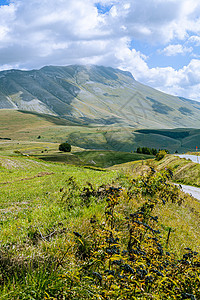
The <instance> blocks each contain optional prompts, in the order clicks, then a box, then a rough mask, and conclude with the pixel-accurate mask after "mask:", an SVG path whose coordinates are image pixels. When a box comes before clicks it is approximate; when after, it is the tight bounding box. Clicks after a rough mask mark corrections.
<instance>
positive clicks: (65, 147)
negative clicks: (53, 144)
mask: <svg viewBox="0 0 200 300" xmlns="http://www.w3.org/2000/svg"><path fill="white" fill-rule="evenodd" d="M59 150H60V151H63V152H70V151H71V145H70V144H69V143H67V142H66V143H62V144H60V145H59Z"/></svg>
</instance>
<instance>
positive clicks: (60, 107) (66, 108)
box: [0, 65, 200, 129]
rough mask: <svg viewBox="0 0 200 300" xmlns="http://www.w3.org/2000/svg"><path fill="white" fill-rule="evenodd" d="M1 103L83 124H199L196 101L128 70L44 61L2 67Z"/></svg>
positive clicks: (152, 125) (148, 125)
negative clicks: (25, 67)
mask: <svg viewBox="0 0 200 300" xmlns="http://www.w3.org/2000/svg"><path fill="white" fill-rule="evenodd" d="M0 109H17V110H23V111H34V112H38V113H43V114H51V115H55V116H59V117H62V118H65V119H67V120H69V121H73V122H75V123H77V124H84V125H95V126H96V125H98V126H99V125H100V126H101V125H114V126H117V127H118V126H119V127H121V126H125V127H127V126H128V127H131V128H135V129H137V128H139V129H143V128H155V129H156V128H183V127H189V128H200V118H199V113H200V103H199V102H196V101H190V100H187V99H184V98H179V97H174V96H171V95H168V94H164V93H162V92H159V91H157V90H155V89H153V88H150V87H148V86H145V85H143V84H140V83H139V82H137V81H136V80H135V79H134V78H133V76H132V75H131V74H130V73H129V72H124V71H121V70H119V69H113V68H110V67H102V66H79V65H73V66H66V67H54V66H47V67H43V68H42V69H40V70H32V71H20V70H9V71H2V72H0Z"/></svg>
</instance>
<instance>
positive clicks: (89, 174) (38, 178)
mask: <svg viewBox="0 0 200 300" xmlns="http://www.w3.org/2000/svg"><path fill="white" fill-rule="evenodd" d="M87 155H88V154H87ZM120 155H122V154H120ZM100 157H101V156H100ZM86 158H87V157H86ZM86 158H85V157H84V159H86ZM81 159H83V157H82V158H81ZM87 159H88V158H87ZM91 159H94V157H93V156H92V153H91ZM109 159H110V158H109ZM165 159H166V163H167V159H168V164H170V163H174V162H173V160H172V161H171V160H170V161H169V157H166V158H165ZM176 159H177V158H176ZM0 161H1V166H0V188H1V197H0V205H1V209H0V226H1V248H0V251H1V258H0V259H1V264H0V295H1V296H0V299H8V300H9V299H10V300H11V299H38V300H39V299H102V300H104V299H173V297H176V299H181V297H182V296H183V295H184V293H185V294H191V295H193V296H194V297H196V298H197V299H198V297H199V290H198V285H199V281H198V278H199V277H198V276H199V274H198V273H197V271H196V267H195V263H198V261H197V257H196V254H195V251H197V250H198V248H199V247H200V239H199V236H200V228H199V226H198V220H199V215H200V203H198V202H196V201H195V200H194V199H192V198H190V197H189V196H185V195H184V194H183V193H182V192H181V191H179V189H178V188H177V187H173V186H171V185H170V184H169V182H168V178H167V177H166V176H169V174H168V173H166V172H164V173H159V172H156V173H155V174H154V173H152V172H151V170H150V168H149V166H148V164H149V163H150V162H151V161H150V162H149V163H147V164H145V162H144V161H143V163H142V162H140V163H134V162H133V163H128V164H129V166H130V165H131V167H132V166H134V168H133V169H131V172H130V170H129V175H127V174H125V173H124V172H123V171H122V170H120V168H119V167H118V169H115V170H109V169H106V170H104V171H101V170H100V169H98V168H96V169H92V168H91V169H90V168H84V167H81V166H80V167H78V166H73V165H66V164H63V163H62V164H61V163H51V162H44V161H41V160H38V159H34V158H30V157H25V156H21V155H17V154H16V156H15V157H12V156H11V155H9V156H6V154H5V155H2V156H1V157H0ZM162 164H164V161H163V162H160V163H158V165H157V167H158V168H160V169H161V168H163V167H164V165H162ZM139 169H140V172H144V171H145V170H146V171H145V172H146V174H147V175H144V174H143V175H144V176H143V177H139V178H138V179H134V177H135V178H136V173H137V174H139ZM134 172H135V174H134ZM131 173H133V174H131ZM167 174H168V175H167ZM134 175H135V176H134ZM120 187H121V188H120ZM152 204H153V206H151V205H152ZM142 207H143V208H142ZM142 212H143V213H142ZM136 216H138V217H136ZM152 217H153V218H152ZM138 218H139V219H138ZM155 220H157V221H158V222H157V221H155ZM136 221H137V222H139V223H137V222H136ZM145 224H146V225H145ZM148 226H150V228H152V229H149V227H148ZM131 228H132V230H133V231H131V232H132V233H131V232H130V229H131ZM170 228H171V230H170V232H171V233H170V237H169V240H168V242H167V239H168V235H169V229H170ZM158 230H159V231H158ZM154 231H155V232H154ZM158 232H159V233H158ZM144 233H145V234H144ZM130 236H132V238H131V242H130V243H129V241H130ZM160 236H161V237H160ZM154 238H155V239H157V242H156V243H154V242H153V241H156V240H154ZM109 239H111V240H110V242H109ZM115 239H116V240H115ZM134 240H135V242H134ZM148 241H149V242H148ZM158 243H159V244H160V245H161V246H159V245H158ZM158 246H159V247H161V248H160V250H159V247H158ZM118 248H119V251H120V252H119V251H118V250H117V249H118ZM185 248H190V249H191V251H190V250H185ZM131 249H132V250H134V251H138V252H135V254H134V253H132V252H131ZM161 250H162V251H161ZM109 251H111V252H109ZM123 251H125V252H123ZM140 251H145V253H146V254H145V255H146V256H144V255H142V254H141V253H142V252H140ZM159 251H161V253H162V255H161V254H158V252H159ZM167 252H169V253H174V254H170V256H169V255H168V254H167ZM123 253H124V254H123ZM131 253H132V254H131ZM133 254H134V256H133ZM183 255H186V256H184V257H185V258H183ZM145 257H146V258H145ZM153 257H154V258H153ZM148 259H150V261H149V263H150V265H149V264H148ZM177 259H179V260H181V261H182V262H178V260H177ZM165 260H168V262H169V266H168V268H167V267H166V268H167V269H168V272H169V274H168V273H167V272H166V271H165V270H164V269H162V268H163V263H164V261H165ZM114 261H116V263H113V262H114ZM117 261H118V262H117ZM188 263H189V266H190V269H187V264H188ZM173 264H175V265H176V268H177V269H176V270H177V273H176V274H175V273H174V272H173V268H172V266H173ZM127 265H128V266H129V267H130V268H129V267H128V266H127ZM159 266H160V267H159ZM106 270H109V271H110V273H109V274H108V271H106ZM139 270H143V271H139ZM144 270H145V271H144ZM153 270H154V271H153ZM155 270H156V271H155ZM181 270H182V271H181ZM183 270H185V271H183ZM111 271H112V272H111ZM113 272H114V273H113ZM115 272H116V273H115ZM138 272H139V273H141V272H142V273H141V274H139V273H138ZM146 272H147V273H146ZM158 272H160V273H161V274H162V275H159V274H160V273H158ZM181 272H182V273H181ZM113 274H114V276H113ZM115 274H116V276H115ZM117 274H119V276H118V275H117ZM138 274H139V275H138ZM170 274H171V275H170ZM181 274H182V275H181ZM187 274H191V277H190V275H188V278H186V277H187ZM169 275H170V276H171V278H173V280H174V283H173V284H172V282H171V281H170V279H169V278H170V276H169ZM109 276H110V277H109ZM120 276H121V277H120ZM123 276H124V277H123ZM150 276H151V277H150ZM185 276H186V277H185ZM192 276H196V277H195V278H197V279H195V280H194V277H192ZM113 277H114V278H113ZM151 280H152V282H151ZM181 282H182V283H181ZM196 286H197V287H196ZM176 287H177V288H176ZM131 293H132V294H131ZM127 295H128V296H127ZM127 297H128V298H127ZM170 297H171V298H170Z"/></svg>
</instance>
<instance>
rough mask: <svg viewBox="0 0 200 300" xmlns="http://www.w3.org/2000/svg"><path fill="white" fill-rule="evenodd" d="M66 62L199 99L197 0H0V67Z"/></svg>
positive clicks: (199, 4) (199, 11)
mask: <svg viewBox="0 0 200 300" xmlns="http://www.w3.org/2000/svg"><path fill="white" fill-rule="evenodd" d="M71 64H96V65H103V66H111V67H113V68H120V69H122V70H126V71H130V72H131V73H132V74H133V76H134V78H135V79H136V80H138V81H139V82H141V83H144V84H147V85H149V86H151V87H154V88H156V89H158V90H160V91H163V92H166V93H169V94H172V95H177V96H181V97H185V98H190V99H194V100H197V101H200V1H199V0H99V1H98V0H96V1H95V0H42V1H41V0H12V1H10V0H0V71H2V70H8V69H23V70H29V69H39V68H41V67H43V66H45V65H65V66H66V65H71Z"/></svg>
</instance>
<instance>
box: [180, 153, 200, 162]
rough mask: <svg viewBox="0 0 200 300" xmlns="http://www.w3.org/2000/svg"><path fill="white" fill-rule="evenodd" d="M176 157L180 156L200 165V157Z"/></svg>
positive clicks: (182, 155) (186, 155) (184, 155)
mask: <svg viewBox="0 0 200 300" xmlns="http://www.w3.org/2000/svg"><path fill="white" fill-rule="evenodd" d="M175 155H176V156H179V157H180V158H186V159H190V160H192V161H193V162H195V163H197V164H200V156H198V155H189V154H175Z"/></svg>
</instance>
